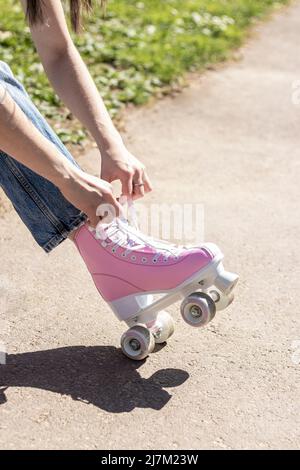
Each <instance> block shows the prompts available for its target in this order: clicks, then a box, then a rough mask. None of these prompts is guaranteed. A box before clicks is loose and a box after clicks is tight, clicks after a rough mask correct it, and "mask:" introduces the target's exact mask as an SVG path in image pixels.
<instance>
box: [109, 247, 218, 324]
mask: <svg viewBox="0 0 300 470" xmlns="http://www.w3.org/2000/svg"><path fill="white" fill-rule="evenodd" d="M222 259H223V254H222V253H219V254H218V255H217V256H216V257H215V258H214V259H213V260H212V261H211V262H210V263H209V265H207V266H205V267H204V268H202V269H200V271H198V272H196V273H195V274H193V275H192V276H191V277H190V278H188V279H187V280H185V281H184V282H183V283H182V284H180V285H179V286H177V287H175V288H174V289H171V290H169V291H167V292H166V291H153V292H147V293H137V294H132V295H128V296H126V297H122V298H121V299H118V300H114V301H112V302H110V303H109V306H110V308H111V309H112V311H113V312H114V313H115V315H116V316H117V318H118V319H119V320H120V321H125V322H126V323H127V325H128V326H130V327H131V326H134V325H136V324H137V323H143V324H148V323H151V322H152V321H153V320H155V319H156V316H157V313H158V312H159V311H161V310H164V309H165V308H167V307H169V306H170V305H172V304H174V303H175V302H177V301H179V300H181V299H183V298H185V297H186V296H188V295H189V294H191V293H193V292H195V291H199V290H202V291H205V290H207V289H208V288H210V287H212V286H213V285H214V282H215V281H216V279H217V278H222V274H223V273H224V272H225V270H224V267H223V264H222V262H221V261H222ZM157 294H161V295H162V297H160V298H159V299H157V300H156V301H154V302H153V297H152V296H153V295H157Z"/></svg>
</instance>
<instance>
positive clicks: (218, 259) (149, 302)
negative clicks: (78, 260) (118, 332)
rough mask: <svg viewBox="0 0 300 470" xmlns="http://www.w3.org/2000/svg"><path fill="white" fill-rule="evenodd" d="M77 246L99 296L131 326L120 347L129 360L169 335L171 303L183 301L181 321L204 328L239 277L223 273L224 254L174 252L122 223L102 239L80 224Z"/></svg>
mask: <svg viewBox="0 0 300 470" xmlns="http://www.w3.org/2000/svg"><path fill="white" fill-rule="evenodd" d="M75 243H76V245H77V247H78V250H79V252H80V254H81V256H82V257H83V259H84V261H85V263H86V265H87V267H88V269H89V271H90V273H91V275H92V278H93V280H94V283H95V285H96V287H97V289H98V291H99V292H100V294H101V295H102V297H103V298H104V300H105V301H106V302H107V303H108V304H109V305H110V307H111V309H112V310H113V312H114V313H115V315H116V316H117V317H118V319H119V320H121V321H125V322H126V323H127V325H128V326H129V330H128V331H126V332H125V333H124V334H123V335H122V338H121V347H122V350H123V352H124V354H125V355H126V356H128V357H129V358H131V359H135V360H141V359H144V358H145V357H146V356H148V355H149V354H150V353H151V352H152V351H153V349H154V346H155V343H162V342H164V341H166V340H167V339H168V338H169V337H170V336H171V335H172V333H173V331H174V323H173V319H172V317H171V315H170V314H168V313H167V312H165V311H164V309H165V308H167V307H168V306H170V305H171V304H173V303H174V302H176V301H178V300H180V299H183V301H182V304H181V315H182V317H183V319H184V320H185V321H186V322H187V323H188V324H189V325H191V326H195V327H203V326H205V325H207V323H209V322H210V321H211V320H212V319H213V318H214V316H215V313H216V310H222V309H224V308H226V307H227V306H228V305H229V304H230V303H231V302H232V300H233V293H232V291H233V288H234V287H235V285H236V283H237V281H238V276H237V275H236V274H232V273H229V272H227V271H225V270H224V268H223V264H222V259H223V255H222V253H221V251H220V250H219V248H218V247H217V246H216V245H214V244H212V243H207V244H204V245H202V246H201V247H198V248H185V247H178V246H176V245H171V244H169V243H166V242H163V241H157V240H154V239H152V238H150V237H147V236H145V235H143V234H142V233H141V232H139V231H138V230H137V229H135V228H133V227H131V226H130V225H129V224H128V222H127V221H125V220H123V219H122V220H121V219H115V220H114V221H113V222H112V223H111V224H108V225H106V226H103V228H102V230H101V235H100V236H99V232H98V230H97V232H96V231H92V230H91V229H89V228H88V227H87V226H86V225H84V226H82V227H81V228H80V229H79V230H78V232H77V234H76V237H75ZM156 297H159V298H156Z"/></svg>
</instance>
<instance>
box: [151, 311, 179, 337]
mask: <svg viewBox="0 0 300 470" xmlns="http://www.w3.org/2000/svg"><path fill="white" fill-rule="evenodd" d="M174 329H175V325H174V320H173V318H172V317H171V315H170V314H169V313H168V312H165V311H161V312H159V313H158V315H157V318H156V322H155V324H154V327H153V336H154V340H155V342H156V343H158V344H160V343H164V342H165V341H167V339H168V338H170V336H172V334H173V333H174Z"/></svg>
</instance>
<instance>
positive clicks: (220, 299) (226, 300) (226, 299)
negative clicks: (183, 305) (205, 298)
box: [206, 288, 234, 311]
mask: <svg viewBox="0 0 300 470" xmlns="http://www.w3.org/2000/svg"><path fill="white" fill-rule="evenodd" d="M206 292H207V294H208V295H209V296H210V297H211V298H212V299H213V301H214V302H215V305H216V310H217V311H220V310H224V309H225V308H227V307H228V306H229V305H230V304H231V303H232V302H233V300H234V293H233V292H231V293H230V294H228V295H226V294H223V293H222V292H221V291H220V290H219V289H217V288H212V289H210V290H207V291H206Z"/></svg>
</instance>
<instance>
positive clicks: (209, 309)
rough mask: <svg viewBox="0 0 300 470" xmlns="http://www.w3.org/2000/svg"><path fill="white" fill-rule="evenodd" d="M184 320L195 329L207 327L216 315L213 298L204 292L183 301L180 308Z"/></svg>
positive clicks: (194, 294) (191, 295)
mask: <svg viewBox="0 0 300 470" xmlns="http://www.w3.org/2000/svg"><path fill="white" fill-rule="evenodd" d="M180 311H181V315H182V318H183V319H184V321H185V322H186V323H188V324H189V325H191V326H195V327H203V326H205V325H207V324H208V323H209V322H210V321H211V320H212V319H213V318H214V316H215V314H216V306H215V303H214V301H213V300H212V298H211V297H210V296H209V295H207V294H204V293H203V292H194V293H193V294H190V295H189V296H188V297H186V299H184V300H183V302H182V304H181V307H180Z"/></svg>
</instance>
